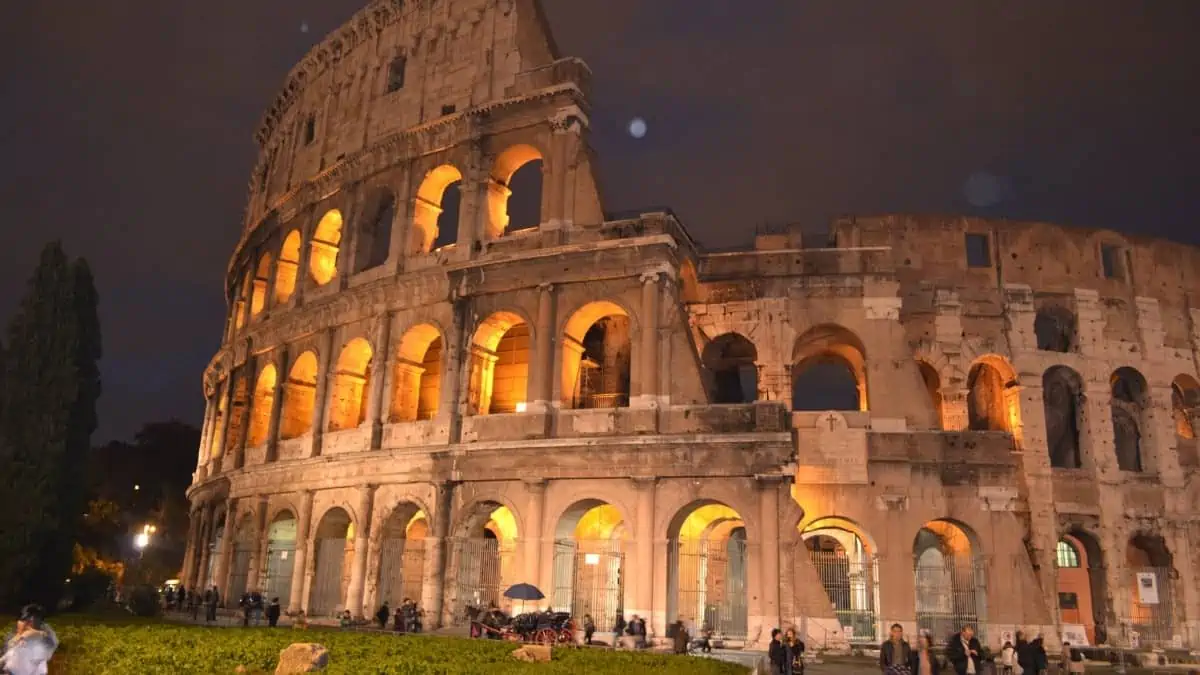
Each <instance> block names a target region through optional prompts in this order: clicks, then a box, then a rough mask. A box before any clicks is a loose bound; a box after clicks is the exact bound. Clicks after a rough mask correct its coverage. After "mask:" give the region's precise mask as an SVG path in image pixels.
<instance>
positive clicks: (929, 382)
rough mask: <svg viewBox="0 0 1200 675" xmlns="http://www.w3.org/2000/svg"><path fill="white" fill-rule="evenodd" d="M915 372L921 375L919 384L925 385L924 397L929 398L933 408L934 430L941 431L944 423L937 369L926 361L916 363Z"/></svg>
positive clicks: (940, 382)
mask: <svg viewBox="0 0 1200 675" xmlns="http://www.w3.org/2000/svg"><path fill="white" fill-rule="evenodd" d="M917 372H919V373H920V374H921V383H922V384H923V385H925V395H926V396H927V397H929V403H930V405H932V406H933V419H934V425H935V428H937V429H943V428H945V426H946V422H945V418H943V417H942V414H943V413H942V409H943V408H942V378H941V376H939V375H938V371H937V369H936V368H934V367H933V366H932V365H930V364H929V363H928V362H927V361H922V360H918V361H917Z"/></svg>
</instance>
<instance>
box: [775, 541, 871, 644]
mask: <svg viewBox="0 0 1200 675" xmlns="http://www.w3.org/2000/svg"><path fill="white" fill-rule="evenodd" d="M801 555H806V557H807V560H808V561H809V562H810V563H811V564H812V565H813V567H814V568H816V571H817V577H818V578H820V580H821V586H822V587H823V588H824V589H825V595H826V596H827V597H828V598H829V605H830V608H831V609H832V610H833V614H834V616H835V617H837V620H838V623H839V624H840V625H841V627H842V632H843V633H844V634H845V636H846V638H847V639H849V640H851V641H855V642H875V641H877V640H879V639H881V636H880V633H879V627H878V625H877V619H876V617H877V610H878V607H879V586H878V580H879V560H878V559H877V558H876V557H875V556H867V555H863V554H854V553H850V554H847V553H845V552H843V551H814V550H811V549H807V547H806V553H805V552H800V551H797V555H796V557H794V558H793V562H794V563H795V564H803V562H804V560H805V558H802V557H800V556H801Z"/></svg>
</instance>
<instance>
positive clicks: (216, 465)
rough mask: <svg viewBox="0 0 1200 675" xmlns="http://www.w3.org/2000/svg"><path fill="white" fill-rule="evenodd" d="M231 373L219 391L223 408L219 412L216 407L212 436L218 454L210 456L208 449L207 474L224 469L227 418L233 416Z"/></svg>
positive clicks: (227, 435) (227, 429)
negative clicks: (223, 387) (213, 434)
mask: <svg viewBox="0 0 1200 675" xmlns="http://www.w3.org/2000/svg"><path fill="white" fill-rule="evenodd" d="M233 377H234V376H233V373H230V374H229V377H227V378H226V379H225V389H224V390H223V391H222V392H221V398H222V399H223V400H224V401H225V410H224V412H221V410H220V408H218V412H217V420H216V428H215V430H214V433H215V434H216V436H215V437H214V438H213V440H214V442H215V443H216V444H217V447H218V448H219V450H218V452H219V454H218V455H217V456H216V457H213V456H212V453H211V450H212V449H211V448H210V449H209V451H210V452H209V460H208V461H209V466H210V467H211V468H210V469H209V475H210V476H211V475H214V474H217V473H221V472H223V471H224V470H225V448H226V447H228V445H229V420H230V419H231V418H232V417H233V385H234V381H233Z"/></svg>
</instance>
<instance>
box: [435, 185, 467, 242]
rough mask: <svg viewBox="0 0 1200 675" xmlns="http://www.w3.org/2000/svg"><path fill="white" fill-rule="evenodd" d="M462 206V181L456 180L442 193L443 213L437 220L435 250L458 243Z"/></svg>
mask: <svg viewBox="0 0 1200 675" xmlns="http://www.w3.org/2000/svg"><path fill="white" fill-rule="evenodd" d="M461 205H462V181H460V180H456V181H454V182H453V183H451V184H450V185H448V186H446V191H445V192H443V193H442V212H441V213H439V214H438V218H437V238H435V239H434V240H433V249H434V250H435V251H436V250H437V249H439V248H441V247H443V246H448V245H450V244H454V243H456V242H458V211H459V207H460V206H461Z"/></svg>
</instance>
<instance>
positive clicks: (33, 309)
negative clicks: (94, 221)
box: [0, 242, 100, 607]
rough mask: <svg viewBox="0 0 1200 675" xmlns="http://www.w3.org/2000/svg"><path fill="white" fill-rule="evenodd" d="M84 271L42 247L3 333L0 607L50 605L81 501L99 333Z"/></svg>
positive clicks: (52, 247)
mask: <svg viewBox="0 0 1200 675" xmlns="http://www.w3.org/2000/svg"><path fill="white" fill-rule="evenodd" d="M96 303H97V297H96V291H95V287H94V285H93V283H92V277H91V273H90V271H89V269H88V267H87V264H86V263H84V262H83V261H77V262H75V263H74V264H72V263H70V262H69V261H68V259H67V255H66V253H65V252H64V251H63V249H62V246H61V245H60V244H58V243H57V242H55V243H52V244H49V245H47V246H46V247H45V249H43V251H42V254H41V258H40V260H39V263H38V266H37V269H36V270H35V271H34V274H33V277H32V278H31V279H30V281H29V288H28V291H27V293H26V295H25V297H24V298H23V299H22V301H21V304H20V306H19V308H18V310H17V313H16V315H15V316H14V317H13V320H12V323H11V324H10V326H9V329H8V340H7V350H6V354H5V358H4V365H3V377H2V378H0V389H2V392H3V393H2V394H0V401H2V402H3V406H2V407H0V439H2V440H0V485H2V486H3V489H0V532H3V533H4V535H3V536H0V605H3V606H7V607H15V606H17V605H20V604H22V603H24V602H30V601H36V602H40V603H42V604H43V605H45V606H47V607H54V606H55V605H56V604H57V600H58V598H59V597H60V595H61V593H62V590H63V582H64V579H65V578H66V576H67V574H68V573H69V571H70V567H71V551H72V546H73V543H74V540H75V533H76V529H77V527H78V524H79V521H80V519H81V516H82V514H83V510H84V508H83V505H84V504H85V502H86V489H85V480H84V478H85V471H86V467H87V453H88V448H89V446H90V443H91V434H92V431H93V430H94V429H95V427H96V399H97V398H98V396H99V393H100V377H99V371H98V366H97V360H98V359H99V357H100V328H99V320H98V315H97V311H96Z"/></svg>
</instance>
